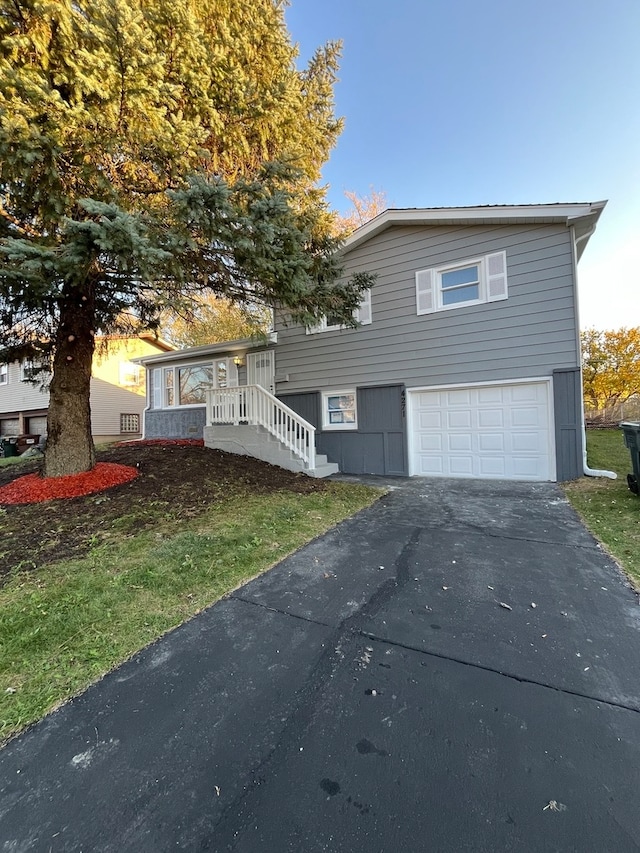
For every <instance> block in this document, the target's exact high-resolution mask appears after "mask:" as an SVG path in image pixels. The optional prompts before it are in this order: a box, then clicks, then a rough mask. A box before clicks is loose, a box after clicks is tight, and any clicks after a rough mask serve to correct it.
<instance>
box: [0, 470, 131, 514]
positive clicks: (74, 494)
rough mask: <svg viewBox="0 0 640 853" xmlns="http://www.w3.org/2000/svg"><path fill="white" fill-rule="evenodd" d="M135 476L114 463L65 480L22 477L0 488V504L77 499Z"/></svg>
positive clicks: (64, 478)
mask: <svg viewBox="0 0 640 853" xmlns="http://www.w3.org/2000/svg"><path fill="white" fill-rule="evenodd" d="M137 476H138V471H137V469H136V468H131V467H130V466H129V465H117V464H116V463H114V462H98V464H97V465H96V466H95V467H94V468H92V469H91V471H83V472H82V473H81V474H70V475H68V476H66V477H41V476H40V475H39V474H25V476H24V477H18V479H17V480H14V481H13V482H12V483H8V484H7V485H6V486H2V487H1V488H0V504H36V503H41V502H42V501H51V500H56V499H58V498H78V497H80V496H81V495H92V494H94V493H95V492H102V491H104V489H110V488H111V487H112V486H120V485H121V484H122V483H128V482H129V481H130V480H133V479H135V477H137Z"/></svg>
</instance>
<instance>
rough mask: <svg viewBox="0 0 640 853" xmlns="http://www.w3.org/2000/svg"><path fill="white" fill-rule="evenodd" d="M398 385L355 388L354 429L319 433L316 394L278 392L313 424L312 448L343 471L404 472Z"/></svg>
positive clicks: (401, 404) (403, 433)
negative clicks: (313, 446)
mask: <svg viewBox="0 0 640 853" xmlns="http://www.w3.org/2000/svg"><path fill="white" fill-rule="evenodd" d="M404 393H405V392H404V388H403V386H402V385H391V386H385V387H376V388H358V389H356V395H357V411H358V429H357V430H345V431H344V432H341V431H336V432H333V431H330V432H329V431H328V432H323V431H322V429H321V426H320V424H321V412H320V394H319V393H317V392H310V393H306V394H281V395H279V397H280V399H281V400H282V402H283V403H285V404H286V405H287V406H289V407H290V408H291V409H293V410H294V411H295V412H297V413H298V414H299V415H301V416H302V417H303V418H305V419H306V420H307V421H309V423H311V424H313V426H315V427H316V429H317V430H318V431H317V433H316V448H317V450H318V452H319V453H325V454H326V456H327V458H328V460H329V462H336V463H337V464H338V465H339V467H340V471H341V472H342V473H343V474H384V475H387V476H403V475H406V474H407V470H408V467H407V448H406V429H405V399H404Z"/></svg>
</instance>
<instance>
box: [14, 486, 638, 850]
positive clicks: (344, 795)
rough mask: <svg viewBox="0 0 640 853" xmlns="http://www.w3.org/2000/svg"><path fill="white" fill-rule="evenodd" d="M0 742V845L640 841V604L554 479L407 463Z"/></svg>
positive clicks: (604, 846)
mask: <svg viewBox="0 0 640 853" xmlns="http://www.w3.org/2000/svg"><path fill="white" fill-rule="evenodd" d="M396 486H397V487H396V488H394V489H393V491H392V492H390V494H389V495H387V496H386V497H385V498H383V499H382V500H381V501H379V502H378V503H377V504H376V505H375V506H373V507H372V508H370V509H368V510H365V511H364V512H362V513H360V514H359V515H358V516H356V517H355V518H353V519H351V520H349V521H347V522H345V523H343V524H341V525H340V526H338V527H337V528H335V529H334V530H333V531H331V532H330V533H328V534H327V535H325V536H323V537H321V538H320V539H318V540H316V541H315V542H313V543H312V544H311V545H309V546H307V547H306V548H304V549H302V550H301V551H299V552H298V553H297V554H295V555H293V556H292V557H290V558H289V559H287V560H285V561H284V562H282V563H281V564H280V565H278V566H277V567H276V568H275V569H274V570H272V571H271V572H269V573H268V574H266V575H264V576H262V577H260V578H258V579H257V580H255V581H253V582H251V583H249V584H248V585H246V586H245V587H243V588H241V589H239V590H237V591H236V592H235V593H234V594H232V595H230V596H229V597H227V598H226V599H224V600H223V601H221V602H219V603H218V604H216V605H215V606H214V607H212V608H210V609H209V610H208V611H207V612H205V613H202V614H201V615H199V616H198V617H197V618H195V619H193V620H192V621H191V622H189V623H187V624H185V625H184V626H182V627H181V628H179V629H177V630H176V631H174V632H173V633H172V634H170V635H168V636H167V637H165V638H163V639H162V640H160V641H159V642H157V643H155V644H154V645H153V646H151V647H149V648H148V649H146V650H145V651H143V652H142V653H140V654H139V655H137V656H136V657H135V658H134V659H132V660H131V661H129V662H128V663H126V664H125V665H124V666H123V667H121V668H120V669H118V670H116V671H115V672H113V673H111V674H110V675H108V676H107V677H106V678H104V679H103V680H102V681H101V682H99V683H98V684H96V685H94V686H93V687H92V688H90V689H89V690H88V691H87V692H86V693H85V694H83V695H82V696H80V697H78V698H77V699H76V700H74V701H73V702H71V703H69V704H68V705H66V706H64V707H63V708H61V709H59V710H58V711H57V712H55V713H54V714H52V715H50V716H49V717H48V718H47V719H46V720H44V721H43V722H42V723H40V724H38V725H37V726H35V727H33V728H32V729H31V730H30V731H28V732H26V733H25V734H24V735H23V736H22V737H20V738H17V739H15V740H14V741H12V742H11V743H9V744H8V746H7V747H5V749H4V750H2V751H0V850H1V851H11V853H18V851H31V850H35V851H52V853H55V851H85V853H89V851H136V853H146V851H149V853H160V851H168V850H185V851H201V850H209V851H232V850H233V851H239V852H240V853H272V851H273V853H285V851H292V853H303V851H304V853H311V851H329V853H334V851H335V853H337V852H338V851H340V853H361V852H362V853H364V852H365V851H366V853H378V852H379V853H395V852H396V851H399V850H400V851H407V853H415V851H429V853H431V851H434V852H435V851H438V852H439V851H452V853H453V851H456V853H458V852H459V851H503V850H514V851H515V850H517V851H545V853H546V851H556V850H557V851H563V853H566V852H567V851H581V853H582V851H593V853H597V852H598V851H603V853H604V851H616V853H625V851H637V850H640V793H639V791H640V607H638V599H637V596H636V594H635V593H634V592H633V591H632V590H631V589H630V588H629V587H628V585H627V584H626V583H625V581H624V579H623V577H622V576H621V574H620V573H619V571H618V569H617V568H616V566H615V564H614V563H613V561H612V560H611V559H610V558H609V557H608V556H607V555H606V554H605V553H604V552H603V551H602V550H601V549H600V548H599V547H598V545H597V544H596V543H595V542H594V540H593V539H592V537H591V536H590V535H589V534H588V533H587V532H586V530H585V529H584V528H583V526H582V525H581V523H580V522H579V520H578V519H577V517H576V516H575V514H574V513H573V511H572V509H571V508H570V507H569V505H568V503H567V502H566V501H565V499H564V497H563V495H562V492H561V491H560V490H559V489H558V488H557V487H555V486H553V485H547V484H543V485H525V484H515V483H488V482H479V481H475V482H462V481H456V482H454V481H434V480H431V481H427V480H425V481H418V480H412V481H399V482H398V483H397V484H396Z"/></svg>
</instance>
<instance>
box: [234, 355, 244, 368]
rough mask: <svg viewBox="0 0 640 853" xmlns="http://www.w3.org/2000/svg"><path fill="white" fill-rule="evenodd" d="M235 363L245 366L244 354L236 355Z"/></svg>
mask: <svg viewBox="0 0 640 853" xmlns="http://www.w3.org/2000/svg"><path fill="white" fill-rule="evenodd" d="M233 363H234V364H235V366H236V367H244V356H243V355H234V357H233Z"/></svg>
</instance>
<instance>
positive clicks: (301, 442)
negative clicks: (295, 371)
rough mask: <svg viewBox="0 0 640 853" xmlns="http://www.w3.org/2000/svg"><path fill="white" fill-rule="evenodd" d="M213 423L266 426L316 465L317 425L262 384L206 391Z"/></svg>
mask: <svg viewBox="0 0 640 853" xmlns="http://www.w3.org/2000/svg"><path fill="white" fill-rule="evenodd" d="M214 424H233V425H234V426H238V425H239V424H250V425H252V426H261V427H264V429H266V430H267V431H268V432H270V433H271V435H273V436H275V437H276V438H277V439H278V440H279V441H280V442H281V443H282V444H284V445H285V447H288V448H289V450H291V452H292V453H294V454H295V455H296V456H298V457H299V458H300V459H302V460H303V461H304V462H305V463H306V465H307V467H308V468H310V469H313V468H315V467H316V428H315V427H314V426H312V425H311V424H310V423H309V422H308V421H305V419H304V418H301V417H300V415H298V414H296V412H294V411H293V409H290V408H289V407H288V406H285V405H284V403H281V402H280V400H278V398H277V397H274V396H273V394H270V393H269V391H267V390H265V389H264V388H263V387H262V386H261V385H239V386H238V387H236V388H214V389H212V390H210V391H207V426H213V425H214Z"/></svg>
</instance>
